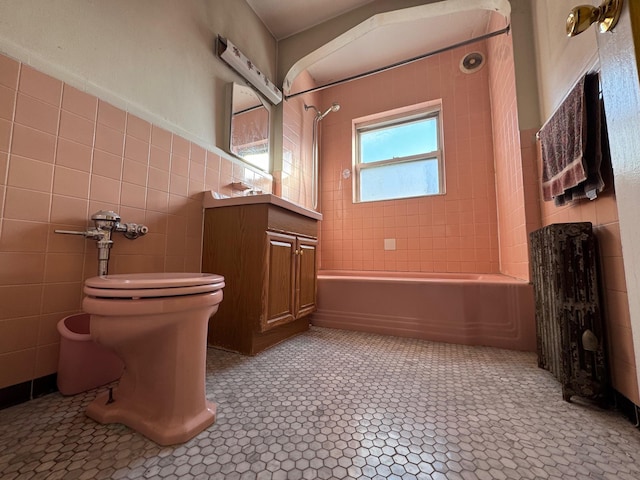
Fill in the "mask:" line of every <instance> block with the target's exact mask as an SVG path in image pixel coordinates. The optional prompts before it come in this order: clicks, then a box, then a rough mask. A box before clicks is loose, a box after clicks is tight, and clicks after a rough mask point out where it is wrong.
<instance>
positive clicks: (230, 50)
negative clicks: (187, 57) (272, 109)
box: [216, 35, 282, 105]
mask: <svg viewBox="0 0 640 480" xmlns="http://www.w3.org/2000/svg"><path fill="white" fill-rule="evenodd" d="M216 53H217V54H218V57H220V58H221V59H222V60H224V61H225V62H226V63H227V65H229V66H230V67H231V68H232V69H234V70H235V71H236V72H238V73H239V74H240V75H242V77H243V78H244V79H245V80H246V81H247V82H249V84H250V85H251V86H252V87H253V88H255V89H256V90H257V91H258V92H260V93H261V94H262V95H264V97H265V98H266V99H267V100H269V101H270V102H271V103H273V104H274V105H277V104H279V103H280V102H281V101H282V92H281V91H280V90H279V89H278V87H276V86H275V85H274V84H273V83H272V82H271V80H269V79H268V78H267V76H266V75H265V74H264V73H262V72H261V71H260V70H258V68H257V67H256V66H255V64H254V63H253V62H252V61H251V60H249V59H248V58H247V57H246V56H245V55H244V54H243V53H242V52H241V51H240V50H239V49H238V47H236V46H235V45H234V44H233V43H231V42H230V41H229V40H228V39H226V38H224V37H223V36H221V35H218V39H217V41H216Z"/></svg>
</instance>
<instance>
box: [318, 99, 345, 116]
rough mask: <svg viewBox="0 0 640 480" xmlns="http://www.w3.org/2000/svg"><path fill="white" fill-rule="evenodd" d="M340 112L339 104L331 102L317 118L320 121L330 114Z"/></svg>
mask: <svg viewBox="0 0 640 480" xmlns="http://www.w3.org/2000/svg"><path fill="white" fill-rule="evenodd" d="M338 110H340V104H339V103H336V102H333V103H332V104H331V106H330V107H329V108H327V109H326V110H325V111H324V113H323V114H322V115H320V116H319V118H318V120H322V119H323V118H324V117H326V116H327V115H329V114H330V113H331V112H337V111H338Z"/></svg>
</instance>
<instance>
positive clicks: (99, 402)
mask: <svg viewBox="0 0 640 480" xmlns="http://www.w3.org/2000/svg"><path fill="white" fill-rule="evenodd" d="M113 396H114V397H115V398H117V389H114V390H113ZM108 400H109V392H108V391H107V392H104V393H101V394H100V395H98V396H97V397H96V398H95V400H93V402H91V403H90V404H89V406H88V407H87V410H86V411H85V413H86V415H87V416H88V417H89V418H92V419H93V420H95V421H96V422H98V423H102V424H106V423H121V424H123V425H126V426H127V427H129V428H132V429H133V430H135V431H137V432H139V433H141V434H143V435H144V436H145V437H147V438H149V439H150V440H153V441H154V442H156V443H157V444H158V445H163V446H165V445H174V444H177V443H184V442H186V441H187V440H190V439H191V438H193V437H195V436H196V435H197V434H198V433H200V432H202V431H203V430H204V429H205V428H207V427H209V426H211V425H213V424H214V423H215V421H216V404H215V403H213V402H209V401H206V400H205V408H204V409H203V410H202V411H200V412H199V413H197V414H195V415H192V416H191V417H189V418H184V417H183V416H181V417H180V418H179V419H177V421H176V422H171V421H169V422H166V420H165V419H163V421H162V422H158V420H157V419H150V418H149V412H148V410H145V409H140V408H139V406H138V405H136V404H134V403H133V402H129V401H127V399H126V398H120V399H118V400H116V401H114V402H112V403H107V402H108Z"/></svg>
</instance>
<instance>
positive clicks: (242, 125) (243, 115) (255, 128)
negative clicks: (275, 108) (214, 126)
mask: <svg viewBox="0 0 640 480" xmlns="http://www.w3.org/2000/svg"><path fill="white" fill-rule="evenodd" d="M230 125H231V130H230V135H229V139H230V141H229V149H230V151H231V153H233V154H234V155H236V156H238V157H240V158H242V159H243V160H244V161H245V162H247V163H249V164H251V165H253V166H255V167H258V168H260V169H262V170H264V171H266V172H268V171H269V110H268V109H267V107H266V106H265V105H264V104H263V103H262V100H261V99H260V97H258V94H257V93H256V92H255V91H254V90H253V89H252V88H250V87H247V86H245V85H239V84H237V83H234V84H233V85H232V93H231V123H230Z"/></svg>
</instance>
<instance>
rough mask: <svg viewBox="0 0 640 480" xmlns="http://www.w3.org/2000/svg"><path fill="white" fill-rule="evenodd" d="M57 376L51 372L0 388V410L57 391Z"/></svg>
mask: <svg viewBox="0 0 640 480" xmlns="http://www.w3.org/2000/svg"><path fill="white" fill-rule="evenodd" d="M57 378H58V376H57V374H55V373H52V374H51V375H46V376H44V377H40V378H35V379H33V380H29V381H27V382H22V383H18V384H16V385H9V386H8V387H4V388H0V410H2V409H3V408H8V407H12V406H14V405H18V404H20V403H24V402H28V401H29V400H33V399H34V398H38V397H42V396H43V395H47V394H49V393H53V392H57V391H58V387H57V385H56V381H57Z"/></svg>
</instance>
